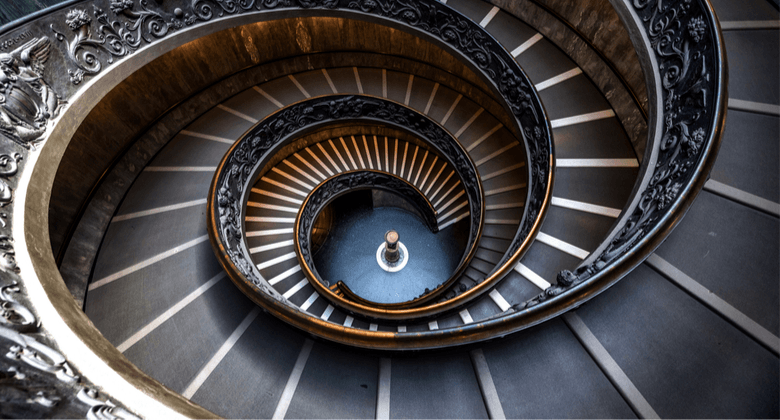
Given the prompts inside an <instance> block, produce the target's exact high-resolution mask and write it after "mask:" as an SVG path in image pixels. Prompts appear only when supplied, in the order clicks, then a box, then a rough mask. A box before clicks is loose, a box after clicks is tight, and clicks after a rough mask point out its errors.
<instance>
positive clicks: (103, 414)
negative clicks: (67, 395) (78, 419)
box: [76, 388, 140, 420]
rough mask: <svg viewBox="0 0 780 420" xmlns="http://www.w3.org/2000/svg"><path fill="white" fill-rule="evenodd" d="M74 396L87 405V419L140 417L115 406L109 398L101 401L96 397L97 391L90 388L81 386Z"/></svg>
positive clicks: (103, 419)
mask: <svg viewBox="0 0 780 420" xmlns="http://www.w3.org/2000/svg"><path fill="white" fill-rule="evenodd" d="M76 398H78V399H79V401H81V402H83V403H84V404H87V405H88V406H89V411H87V419H89V420H121V419H126V420H140V417H138V416H136V415H134V414H133V413H131V412H129V411H127V410H125V409H124V408H122V407H117V406H116V405H115V404H114V403H112V402H111V400H106V401H101V400H100V399H99V398H98V392H97V391H95V390H94V389H90V388H81V390H80V391H79V393H78V394H76Z"/></svg>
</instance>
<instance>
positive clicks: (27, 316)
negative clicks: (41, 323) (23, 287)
mask: <svg viewBox="0 0 780 420" xmlns="http://www.w3.org/2000/svg"><path fill="white" fill-rule="evenodd" d="M19 291H20V287H19V283H17V282H16V281H14V282H13V283H11V284H10V285H5V286H0V325H4V326H6V327H8V328H11V329H13V330H15V331H17V332H30V331H34V330H35V329H36V328H37V327H38V320H37V319H36V318H35V315H34V314H33V313H32V312H31V311H30V310H29V309H27V307H26V306H24V305H22V304H21V303H20V302H18V301H17V300H16V299H15V298H14V297H13V295H14V294H16V293H19Z"/></svg>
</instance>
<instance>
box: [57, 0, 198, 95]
mask: <svg viewBox="0 0 780 420" xmlns="http://www.w3.org/2000/svg"><path fill="white" fill-rule="evenodd" d="M138 3H139V4H140V10H138V11H134V10H133V7H134V0H111V3H110V8H111V11H113V12H114V14H116V15H122V16H124V17H125V19H126V20H125V21H121V20H112V19H111V18H110V17H109V16H108V14H106V13H104V12H103V10H102V9H100V8H98V7H96V6H93V11H92V14H93V16H94V17H95V21H96V22H97V30H96V31H95V32H94V34H93V32H92V18H90V16H89V14H88V13H87V12H86V11H84V10H83V9H72V10H70V11H69V12H68V14H67V16H66V18H65V23H66V24H67V25H68V27H69V28H70V29H71V30H72V31H73V32H75V33H76V37H75V38H74V39H72V40H70V41H68V37H66V36H65V34H63V33H61V32H58V31H57V30H56V29H54V25H52V26H51V29H52V31H54V33H55V36H56V38H57V40H59V41H61V42H65V45H66V48H67V51H68V57H69V58H70V59H71V60H73V62H75V63H76V66H77V67H78V68H77V69H76V70H75V71H74V70H70V69H69V70H68V74H69V75H70V81H71V82H72V83H73V84H75V85H78V84H79V83H81V82H82V81H83V80H84V76H85V75H93V74H97V73H98V72H100V70H101V69H102V68H103V64H102V62H101V58H100V56H99V55H103V56H104V57H105V60H106V62H108V63H109V64H110V63H113V62H114V57H123V56H126V55H128V54H131V53H133V52H134V51H135V50H137V49H138V48H139V47H140V46H141V42H142V41H146V42H147V43H151V42H152V39H153V38H158V39H159V38H162V37H164V36H166V35H167V34H168V32H169V31H172V30H176V29H178V28H181V27H182V26H183V25H182V23H181V22H180V21H177V20H171V21H170V22H167V21H166V20H165V18H163V16H162V15H161V14H160V13H158V12H154V11H150V10H149V9H148V7H147V6H148V5H147V1H146V0H138Z"/></svg>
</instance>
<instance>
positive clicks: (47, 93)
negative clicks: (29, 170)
mask: <svg viewBox="0 0 780 420" xmlns="http://www.w3.org/2000/svg"><path fill="white" fill-rule="evenodd" d="M50 47H51V41H49V38H47V37H42V38H33V39H32V40H31V41H29V42H27V43H26V44H24V45H22V46H21V47H19V48H17V49H15V50H14V51H12V52H11V53H0V133H2V134H3V135H5V136H6V137H8V138H9V139H11V140H13V141H14V142H16V143H17V144H20V145H22V146H24V147H30V145H35V143H36V142H37V141H39V140H40V139H41V138H42V137H43V135H44V133H45V132H46V128H47V125H48V123H49V121H50V120H51V119H52V118H54V117H56V116H57V114H58V113H59V111H60V108H61V106H62V105H63V104H64V102H62V101H61V100H60V96H59V95H57V93H56V92H54V90H52V88H51V87H50V86H49V84H48V83H46V81H45V80H44V78H43V71H44V69H45V66H44V65H45V64H46V61H47V60H48V59H49V50H50Z"/></svg>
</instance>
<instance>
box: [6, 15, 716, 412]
mask: <svg viewBox="0 0 780 420" xmlns="http://www.w3.org/2000/svg"><path fill="white" fill-rule="evenodd" d="M613 4H614V5H615V8H616V9H617V10H618V12H619V13H620V14H621V16H622V18H623V21H624V23H625V24H626V26H627V27H628V28H629V31H630V33H631V34H632V39H633V40H634V42H635V46H636V48H637V51H638V53H639V56H640V60H641V62H642V65H643V68H644V70H645V73H646V78H647V82H648V83H647V85H648V86H649V88H648V89H649V91H650V92H649V96H650V98H651V100H650V104H651V117H650V124H649V125H650V128H651V129H650V133H649V136H648V147H647V150H648V153H647V154H646V158H645V161H644V163H643V167H642V171H641V175H640V179H639V181H638V183H637V188H636V189H635V191H636V193H635V194H634V195H633V197H632V199H631V201H630V203H629V205H628V206H627V207H626V208H625V210H624V212H623V215H622V216H621V218H620V219H619V221H618V223H617V225H616V228H615V230H614V232H613V233H612V234H611V235H610V236H609V238H608V240H607V241H606V242H605V243H603V244H602V246H601V247H599V249H598V250H597V251H596V252H594V253H593V254H592V255H591V257H589V258H588V259H587V260H586V261H585V263H584V265H583V266H581V267H580V268H578V269H576V270H573V271H572V272H571V273H569V272H564V273H562V274H561V275H560V276H559V282H558V284H557V285H555V286H554V287H553V288H551V289H550V290H549V291H547V292H545V293H544V294H543V295H542V296H540V297H538V298H536V299H534V300H532V301H531V302H528V304H526V305H523V307H517V308H515V309H514V310H513V311H512V312H511V313H509V314H507V315H506V316H504V317H502V318H497V319H493V320H488V321H486V322H484V323H480V324H478V325H468V326H465V327H462V328H458V331H454V330H453V329H443V330H438V331H430V332H425V333H417V334H395V333H383V332H378V333H376V335H372V336H369V335H368V334H366V336H364V337H361V338H359V339H355V340H353V341H352V344H355V345H358V346H372V345H373V344H376V343H377V342H378V341H377V340H386V341H387V342H390V340H393V341H392V342H393V345H394V346H395V347H397V348H426V347H435V346H437V345H438V344H440V343H441V342H442V340H449V342H450V343H452V344H455V343H458V342H461V341H458V337H465V338H464V339H463V340H462V341H463V342H465V341H469V342H472V341H477V340H482V339H488V338H492V337H495V336H497V335H502V334H507V333H510V332H512V331H517V330H519V329H522V328H526V327H528V326H531V325H534V324H537V323H539V322H542V321H544V320H546V319H549V318H551V317H553V316H556V315H558V314H560V313H562V312H564V311H566V310H568V309H570V308H571V307H573V306H576V305H578V304H580V303H582V302H584V301H585V300H587V299H589V298H592V297H593V296H595V295H597V294H598V293H599V292H601V291H603V290H605V289H606V288H607V287H609V286H610V285H611V284H613V283H614V282H615V281H617V280H618V279H620V278H621V277H622V276H623V275H625V274H626V273H627V272H629V271H630V270H631V269H632V268H633V267H635V266H636V265H638V264H639V263H640V262H641V261H642V260H643V259H644V258H645V257H647V255H649V254H650V253H651V252H652V251H653V250H654V249H655V247H657V246H658V245H659V244H660V243H661V242H662V241H663V239H664V238H665V237H666V235H667V234H668V233H669V232H670V231H671V229H672V228H673V227H674V226H675V225H676V224H677V223H678V222H679V220H680V219H681V217H682V215H683V214H684V213H685V211H686V210H687V209H688V208H689V207H690V205H691V204H692V202H693V199H694V198H695V196H696V194H697V192H698V191H699V190H700V189H701V187H702V185H703V184H704V182H705V181H706V178H707V174H708V172H709V170H710V169H711V167H712V164H713V162H714V158H715V154H716V152H717V149H718V145H719V140H720V136H721V135H722V129H723V124H724V121H725V103H726V86H727V83H726V77H727V76H726V63H725V55H724V51H723V42H722V39H721V35H720V32H719V29H718V22H717V19H716V17H715V15H714V13H713V11H712V8H711V6H710V5H709V3H708V2H707V1H706V0H677V1H661V0H645V1H639V0H635V1H629V0H624V1H622V2H620V1H617V0H615V1H614V2H613ZM269 10H270V11H274V10H281V11H289V12H290V13H301V14H306V15H310V16H315V15H317V14H322V15H331V16H332V15H334V14H336V13H343V14H345V15H348V16H349V17H354V18H358V19H363V18H367V19H378V20H380V21H382V22H390V23H392V24H394V25H398V26H400V27H402V28H403V29H406V30H410V31H414V32H415V33H419V34H422V35H423V36H426V37H429V38H430V39H434V40H436V41H437V42H439V43H441V44H443V45H445V46H447V47H448V48H449V49H451V50H453V51H456V52H457V53H458V54H460V55H461V56H462V57H464V58H465V59H466V61H467V62H469V63H470V64H471V65H472V66H474V68H475V69H478V70H479V71H480V72H481V74H483V75H485V78H486V79H487V80H489V81H491V83H492V84H493V86H494V87H495V89H496V92H497V93H498V94H500V95H501V96H502V97H503V98H505V100H506V102H507V108H508V109H509V110H510V111H511V112H512V114H513V115H514V116H515V117H516V121H517V122H518V126H517V127H516V128H517V129H521V130H522V131H521V132H522V133H523V135H524V136H525V137H526V142H527V147H528V156H529V159H530V160H531V164H530V165H529V174H530V176H529V180H530V182H531V187H530V188H529V200H528V201H527V209H528V210H527V212H526V214H525V215H524V217H523V222H522V225H521V226H522V227H523V228H522V229H521V232H520V233H519V234H518V235H519V236H517V237H522V236H523V235H526V236H525V237H526V240H525V241H522V242H521V245H520V246H519V247H518V251H517V252H521V251H522V249H523V246H524V245H525V244H526V243H527V242H528V241H529V240H530V239H531V238H532V237H533V236H534V232H535V230H536V229H538V225H539V221H540V220H541V215H542V214H543V212H544V206H545V205H546V204H545V203H546V198H547V197H548V196H549V188H550V186H551V177H552V171H551V169H552V166H551V165H552V162H551V160H550V151H551V147H552V146H551V140H550V129H549V125H548V124H547V123H546V122H545V121H544V113H543V111H542V108H541V106H539V105H537V104H538V99H537V96H536V93H535V92H534V91H533V89H532V88H531V85H530V83H529V82H528V80H527V79H526V78H525V77H524V76H523V74H522V72H521V71H520V70H519V69H518V68H517V67H516V66H515V65H514V62H513V60H512V59H511V56H510V55H508V53H506V51H503V50H502V49H500V47H498V44H497V43H496V42H495V41H494V40H492V39H491V38H490V37H489V35H487V34H486V33H485V32H484V31H483V30H482V29H481V28H479V26H478V25H476V24H475V23H473V22H471V21H469V20H468V19H466V18H464V17H462V16H461V15H459V14H457V13H456V12H454V11H452V10H451V9H450V8H449V7H447V6H446V5H443V4H439V3H438V2H436V1H433V0H421V1H414V2H412V1H401V0H397V1H393V0H362V1H359V0H353V1H347V0H343V1H336V0H319V1H314V0H311V1H305V0H298V1H292V0H290V1H272V0H265V1H246V2H221V1H212V0H194V1H191V2H190V1H183V0H182V1H179V2H175V1H173V2H165V4H163V5H160V3H156V2H146V1H144V0H135V1H132V0H131V1H122V2H118V1H112V0H96V1H83V2H67V3H64V4H63V5H62V6H58V7H56V8H53V9H51V10H50V11H47V12H46V13H41V14H40V15H38V16H37V17H36V18H35V19H30V20H27V21H25V22H23V23H21V24H12V25H7V26H5V27H3V28H0V95H1V96H2V99H3V101H2V102H0V134H2V140H1V141H0V167H1V168H2V169H1V170H0V207H2V209H3V212H2V213H0V308H2V309H1V310H2V317H0V366H2V371H3V373H2V375H4V376H3V378H4V381H5V382H4V383H5V384H6V386H8V387H9V389H14V390H15V391H14V392H16V394H14V397H13V402H10V403H4V404H3V405H2V407H1V408H0V411H2V414H3V415H9V416H22V415H30V414H32V415H33V416H40V417H47V416H63V417H65V416H67V417H79V416H90V417H95V418H98V417H99V416H115V417H118V418H123V417H124V418H131V417H132V416H133V415H132V414H131V413H130V412H135V413H136V414H141V415H143V416H148V417H155V418H157V417H165V418H172V417H178V416H188V417H197V418H202V417H213V414H212V413H209V412H208V411H206V410H203V409H202V408H200V407H197V406H195V405H193V404H192V403H190V402H188V401H187V400H185V399H184V398H182V397H181V396H179V395H177V394H175V393H173V392H172V391H170V390H168V389H167V388H165V387H163V386H162V385H160V384H159V383H157V382H156V381H153V380H152V379H150V378H149V377H148V376H146V375H145V374H144V373H143V372H141V371H140V370H138V369H137V368H136V367H134V366H133V365H132V364H130V363H129V362H128V361H127V359H126V358H124V356H122V355H121V353H119V352H118V351H117V350H116V349H115V348H113V347H112V346H111V345H110V344H109V343H108V342H107V341H106V340H105V339H104V338H103V337H102V336H101V335H100V334H99V332H98V331H97V330H96V329H95V328H94V327H92V326H91V325H90V323H89V321H88V320H87V318H86V316H85V315H84V314H83V312H82V311H81V309H80V308H79V307H78V306H77V305H76V304H75V302H74V301H73V299H71V297H70V295H69V292H68V290H67V288H65V286H64V284H63V282H62V278H61V276H60V275H59V273H58V271H57V267H56V265H55V264H54V259H53V257H52V255H51V248H50V244H49V240H48V223H47V219H46V215H47V212H48V207H47V206H48V203H49V198H50V196H51V190H50V189H51V185H52V180H53V179H54V174H55V172H56V168H57V166H58V163H59V162H60V160H61V157H62V154H63V153H64V149H65V147H66V146H67V143H68V141H69V139H70V138H71V136H72V135H73V133H74V132H75V129H76V127H78V125H79V123H80V121H82V120H83V119H84V118H85V116H86V114H87V113H88V112H89V110H90V109H92V107H94V105H95V104H96V103H97V102H98V101H99V100H100V97H101V96H102V94H103V93H104V92H106V91H107V90H109V89H110V88H111V87H113V86H115V85H116V84H117V83H118V80H119V79H117V78H116V77H113V78H112V77H110V76H111V74H112V73H113V72H115V71H116V72H117V73H118V74H120V75H121V74H129V72H132V71H133V70H134V69H137V68H140V67H141V66H142V65H144V64H145V63H146V62H148V61H149V60H151V59H152V58H154V57H156V56H158V55H160V54H163V53H164V52H166V51H168V50H170V49H172V48H173V47H175V46H177V45H181V44H183V43H185V42H187V41H190V40H192V39H195V38H197V37H199V36H203V35H205V34H208V33H210V32H209V31H215V30H217V29H219V28H221V27H222V26H220V25H219V24H218V23H219V22H220V21H222V20H224V21H228V20H230V19H234V18H235V19H236V20H235V22H251V20H252V19H253V16H254V15H257V16H260V15H261V14H262V13H264V12H266V11H269ZM288 16H289V15H288ZM239 18H240V19H239ZM211 28H213V29H211ZM190 29H199V31H192V30H190ZM153 47H154V48H153ZM121 77H123V76H121ZM94 92H97V93H94ZM22 104H24V105H22ZM517 252H516V253H515V255H517ZM510 254H511V253H508V254H507V255H506V256H505V259H506V261H508V262H511V261H512V256H511V255H510ZM504 266H507V264H504ZM500 271H501V269H497V270H496V272H494V273H493V275H494V276H495V277H500V276H497V274H500ZM585 291H587V293H584V292H585ZM345 341H348V340H345ZM109 397H110V398H109Z"/></svg>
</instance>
